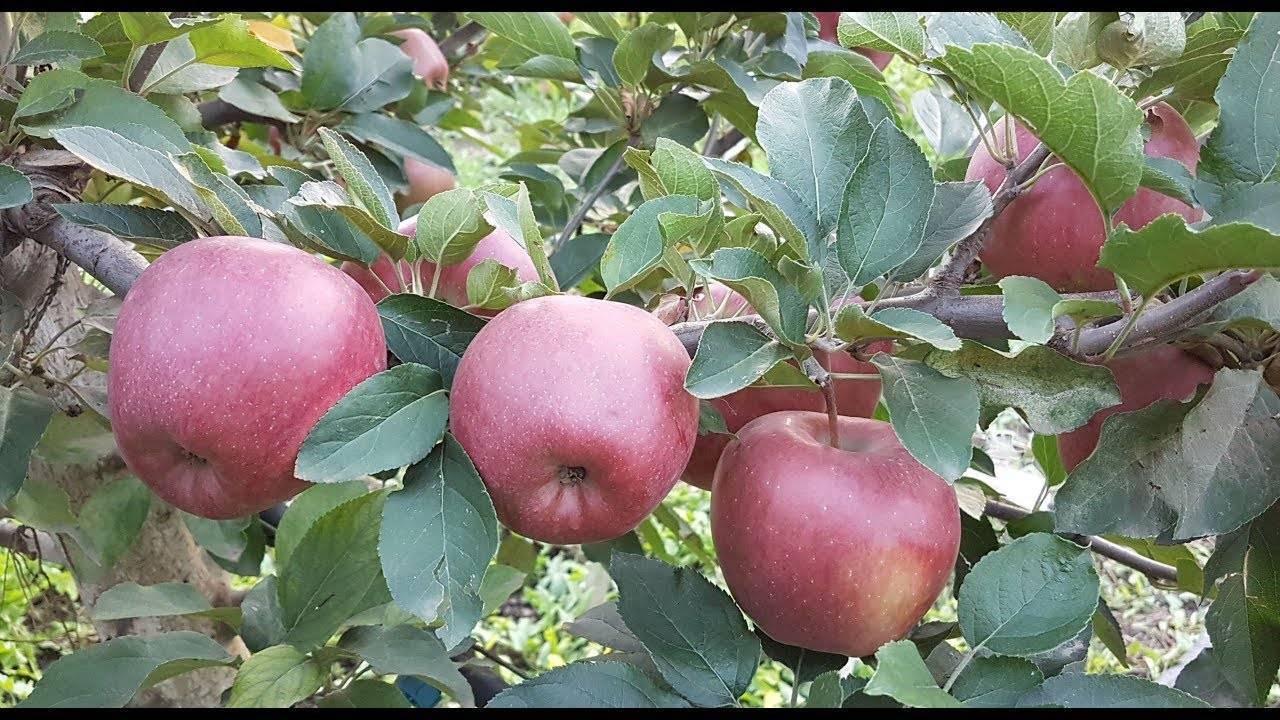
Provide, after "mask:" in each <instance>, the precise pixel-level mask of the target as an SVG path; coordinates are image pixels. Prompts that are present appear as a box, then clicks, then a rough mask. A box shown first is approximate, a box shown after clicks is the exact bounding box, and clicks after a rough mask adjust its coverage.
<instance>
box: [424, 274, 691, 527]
mask: <svg viewBox="0 0 1280 720" xmlns="http://www.w3.org/2000/svg"><path fill="white" fill-rule="evenodd" d="M689 362H690V361H689V355H688V353H686V351H685V349H684V346H683V345H681V344H680V341H679V340H678V339H676V336H675V335H674V334H672V332H671V330H670V329H668V328H667V327H666V326H665V325H663V324H662V323H661V322H660V321H659V320H658V319H657V318H655V317H653V316H652V315H650V314H649V313H647V312H645V311H644V310H641V309H640V308H637V307H633V306H631V305H627V304H625V303H620V302H612V301H607V300H595V299H592V298H585V297H578V296H571V295H550V296H545V297H539V298H533V299H531V300H526V301H524V302H522V303H519V304H517V305H513V306H511V307H510V308H508V309H507V310H504V311H503V312H502V313H500V314H499V315H498V316H497V317H495V318H494V319H493V320H491V321H489V323H488V324H487V325H485V326H484V328H483V329H481V330H480V332H479V333H477V334H476V336H475V338H474V339H472V341H471V344H470V345H468V346H467V350H466V352H465V353H463V355H462V361H461V362H460V363H459V364H458V370H457V373H456V374H455V375H454V378H453V389H452V390H451V394H450V398H449V406H450V423H451V425H452V429H453V434H454V436H455V437H456V438H457V439H458V442H459V443H460V444H461V445H462V447H463V448H464V449H465V450H466V451H467V454H468V455H470V456H471V460H472V461H473V462H474V463H475V466H476V470H477V471H478V472H479V473H480V477H481V478H482V479H483V480H484V484H485V487H487V488H488V489H489V495H490V497H492V498H493V504H494V507H495V508H496V509H497V512H498V519H499V520H501V521H502V523H503V524H504V525H506V526H507V527H508V528H510V529H511V530H513V531H515V532H517V533H519V534H521V535H524V536H525V537H528V538H531V539H534V540H540V541H542V542H548V543H555V544H560V545H568V544H575V543H590V542H601V541H604V540H610V539H612V538H616V537H618V536H619V535H622V534H623V533H626V532H628V531H629V530H631V529H633V528H635V526H636V525H638V524H639V523H640V521H641V520H643V519H644V518H645V516H647V515H648V514H649V513H650V512H652V511H653V509H654V508H655V507H657V505H658V503H659V502H661V501H662V498H664V497H665V496H666V495H667V493H668V492H669V491H670V490H671V488H672V486H673V485H675V483H676V480H678V479H679V477H680V471H681V470H683V469H684V466H685V463H686V462H687V461H688V460H689V454H690V453H691V452H692V451H693V441H694V438H696V437H697V434H698V401H697V399H696V398H694V397H693V396H692V395H690V394H689V393H688V392H686V391H685V389H684V377H685V373H687V372H688V370H689Z"/></svg>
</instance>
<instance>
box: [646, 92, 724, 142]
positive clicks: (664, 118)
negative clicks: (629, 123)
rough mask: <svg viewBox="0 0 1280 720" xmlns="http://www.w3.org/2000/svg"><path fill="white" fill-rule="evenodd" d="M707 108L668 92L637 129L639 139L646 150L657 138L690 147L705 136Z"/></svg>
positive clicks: (686, 96)
mask: <svg viewBox="0 0 1280 720" xmlns="http://www.w3.org/2000/svg"><path fill="white" fill-rule="evenodd" d="M708 109H710V108H704V106H703V104H702V103H699V102H698V101H697V100H694V99H693V98H691V97H689V96H688V95H683V94H681V93H669V94H667V95H666V96H664V97H663V98H662V100H661V102H660V103H659V104H658V109H657V110H654V111H653V114H652V115H650V116H649V119H648V120H646V121H645V122H644V124H643V125H641V126H640V140H641V141H642V142H643V143H644V145H645V147H653V146H654V143H656V142H657V140H658V138H660V137H665V138H670V139H671V140H673V141H674V142H677V143H680V144H681V145H685V146H690V145H693V144H694V143H695V142H697V141H698V140H700V139H702V138H703V137H705V136H706V134H707V128H708V127H709V122H708V121H707V112H706V110H708Z"/></svg>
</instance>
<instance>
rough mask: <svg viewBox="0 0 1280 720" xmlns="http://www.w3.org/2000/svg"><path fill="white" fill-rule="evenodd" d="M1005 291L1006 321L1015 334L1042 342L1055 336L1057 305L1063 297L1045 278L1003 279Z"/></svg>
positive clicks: (1001, 281) (1013, 277)
mask: <svg viewBox="0 0 1280 720" xmlns="http://www.w3.org/2000/svg"><path fill="white" fill-rule="evenodd" d="M999 285H1000V291H1001V292H1002V293H1003V294H1004V310H1003V311H1002V314H1003V315H1004V322H1005V324H1006V325H1008V326H1009V329H1010V330H1012V331H1013V334H1014V335H1017V336H1018V337H1020V338H1022V339H1023V340H1026V341H1027V342H1033V343H1038V344H1041V345H1043V344H1045V343H1047V342H1049V338H1052V337H1053V330H1054V324H1053V320H1054V318H1053V308H1054V306H1056V305H1057V304H1058V302H1059V301H1061V300H1062V296H1061V295H1059V294H1058V293H1057V292H1055V291H1054V289H1053V288H1051V287H1049V284H1048V283H1046V282H1045V281H1043V280H1041V279H1039V278H1034V277H1025V276H1022V275H1010V276H1009V277H1005V278H1001V279H1000V282H999Z"/></svg>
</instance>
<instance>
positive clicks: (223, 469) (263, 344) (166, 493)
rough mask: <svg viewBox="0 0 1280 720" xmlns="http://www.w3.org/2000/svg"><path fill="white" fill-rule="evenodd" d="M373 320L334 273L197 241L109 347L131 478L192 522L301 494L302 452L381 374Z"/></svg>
mask: <svg viewBox="0 0 1280 720" xmlns="http://www.w3.org/2000/svg"><path fill="white" fill-rule="evenodd" d="M386 361H387V348H386V343H385V341H384V339H383V335H382V323H381V321H380V320H379V318H378V311H377V309H376V308H375V307H374V305H373V302H372V301H370V300H369V297H368V296H367V295H365V294H364V292H362V291H361V290H360V287H359V286H358V285H356V283H355V282H353V281H352V280H351V279H350V278H348V277H347V276H345V275H343V274H342V273H341V272H339V271H338V269H337V268H335V267H333V266H331V265H328V264H326V263H324V262H321V261H320V260H319V259H317V258H316V257H314V256H312V255H310V254H308V253H306V252H303V251H302V250H298V249H297V248H294V247H290V246H288V245H283V244H279V243H273V242H268V241H266V240H258V239H255V238H245V237H212V238H202V239H199V240H192V241H190V242H187V243H184V244H182V245H179V246H178V247H176V248H174V249H172V250H170V251H168V252H166V253H164V254H163V255H161V256H160V258H159V259H157V260H156V261H155V262H154V263H152V264H151V266H150V267H148V268H147V269H146V271H144V272H143V273H142V275H141V276H140V277H139V278H138V281H137V282H136V283H135V284H134V285H133V288H132V289H130V290H129V294H128V296H126V297H125V300H124V304H123V305H122V306H121V308H120V317H119V320H118V322H117V324H116V331H115V335H114V337H113V338H112V341H111V360H110V371H109V373H108V403H109V407H110V412H111V427H112V430H113V431H114V432H115V436H116V443H117V444H118V445H119V446H120V454H121V456H123V457H124V460H125V462H126V463H127V464H128V466H129V468H130V469H131V470H132V471H133V472H134V473H135V474H137V476H138V477H139V478H140V479H141V480H142V481H143V482H144V483H146V484H147V485H148V486H149V487H150V488H151V489H152V491H154V492H155V494H156V495H159V496H160V497H161V498H162V499H164V500H165V501H167V502H168V503H170V504H172V505H174V506H175V507H178V508H180V509H182V510H185V511H186V512H189V513H191V514H193V515H199V516H201V517H207V518H217V519H226V518H235V517H243V516H245V515H251V514H253V513H256V512H259V511H261V510H264V509H266V508H268V507H271V506H272V505H275V504H276V503H278V502H281V501H282V500H286V499H288V498H290V497H293V496H294V495H296V494H297V493H298V492H300V491H301V490H303V489H304V488H306V487H307V484H306V483H304V482H302V481H301V480H298V479H296V478H295V477H294V474H293V466H294V461H295V460H296V459H297V456H298V448H299V447H300V446H301V445H302V441H303V439H304V438H306V436H307V433H309V432H310V431H311V427H312V426H313V425H315V423H316V421H317V420H319V419H320V416H321V415H323V414H324V413H325V412H326V411H328V410H329V408H330V407H332V406H333V405H334V403H336V402H337V401H338V400H339V399H340V398H341V397H342V396H343V395H344V394H346V392H347V391H348V390H350V389H351V388H352V387H354V386H355V385H356V384H358V383H359V382H360V381H362V380H364V379H365V378H367V377H369V376H370V375H373V374H374V373H377V372H380V371H382V370H383V369H385V368H386Z"/></svg>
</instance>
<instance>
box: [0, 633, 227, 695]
mask: <svg viewBox="0 0 1280 720" xmlns="http://www.w3.org/2000/svg"><path fill="white" fill-rule="evenodd" d="M230 662H231V656H230V655H228V654H227V651H226V649H225V648H223V647H222V646H221V645H219V644H218V643H217V642H215V641H214V640H213V639H212V638H209V637H206V636H204V635H202V634H200V633H198V632H192V631H190V630H178V631H173V632H161V633H154V634H151V635H126V636H124V637H117V638H113V639H111V640H106V641H104V642H101V643H99V644H97V645H90V646H88V647H85V648H84V649H81V650H77V651H76V652H74V653H71V654H68V655H64V656H62V657H61V658H58V659H57V660H54V661H53V663H52V664H50V665H49V666H48V667H46V668H45V669H44V677H43V678H41V680H40V682H39V683H37V684H36V686H35V688H34V689H33V690H32V691H31V694H30V695H28V696H27V699H26V700H23V701H22V702H20V703H18V706H19V707H22V708H55V707H115V708H120V707H124V706H125V704H127V703H128V702H129V701H130V700H131V699H133V696H134V695H136V694H137V693H138V692H139V691H141V690H143V689H145V688H147V687H150V686H151V685H152V684H154V683H156V682H159V681H160V680H163V679H166V678H170V677H174V676H176V675H179V674H181V673H184V672H187V671H190V670H195V669H197V668H202V667H211V666H215V665H226V664H228V663H230Z"/></svg>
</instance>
